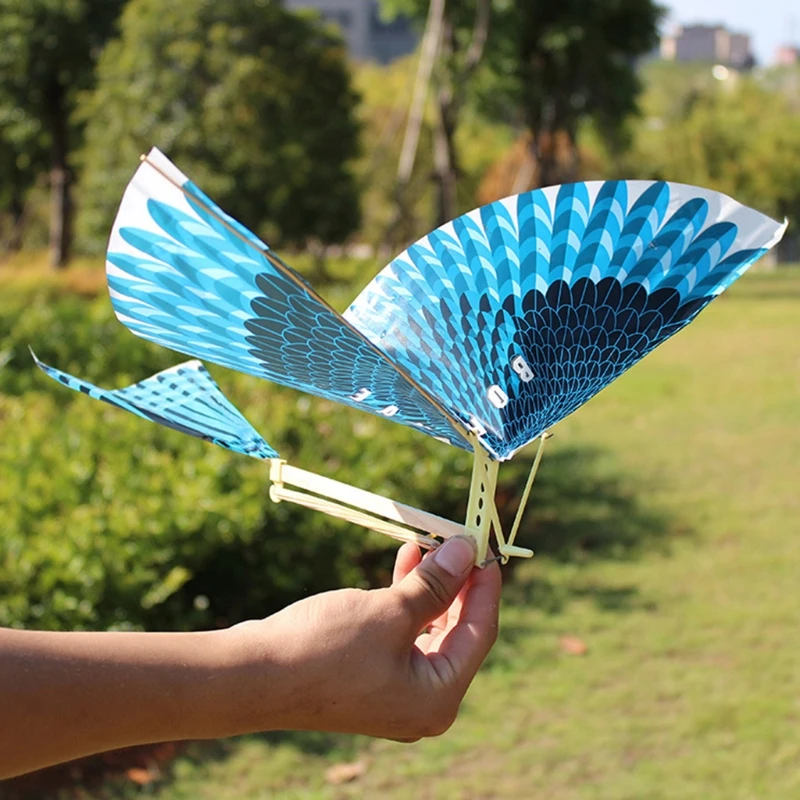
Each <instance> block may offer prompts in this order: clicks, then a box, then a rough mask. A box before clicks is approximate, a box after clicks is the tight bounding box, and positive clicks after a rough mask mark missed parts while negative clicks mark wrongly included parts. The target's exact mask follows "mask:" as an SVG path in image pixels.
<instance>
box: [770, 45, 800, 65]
mask: <svg viewBox="0 0 800 800" xmlns="http://www.w3.org/2000/svg"><path fill="white" fill-rule="evenodd" d="M775 63H776V64H777V65H778V66H779V67H793V66H794V65H795V64H800V47H796V46H795V45H793V44H782V45H781V46H780V47H779V48H778V50H777V52H776V53H775Z"/></svg>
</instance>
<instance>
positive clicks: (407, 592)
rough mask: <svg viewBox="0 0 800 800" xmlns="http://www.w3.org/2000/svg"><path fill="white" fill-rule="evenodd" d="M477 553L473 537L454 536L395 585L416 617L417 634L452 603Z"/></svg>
mask: <svg viewBox="0 0 800 800" xmlns="http://www.w3.org/2000/svg"><path fill="white" fill-rule="evenodd" d="M475 553H476V550H475V542H474V540H473V539H471V538H470V537H467V536H454V537H453V538H452V539H448V540H447V541H446V542H445V543H444V544H442V545H441V546H439V547H438V548H437V549H436V550H434V551H433V554H432V555H430V556H428V557H427V558H424V559H423V560H422V562H421V563H420V564H419V565H418V566H417V567H416V568H415V569H413V570H412V571H411V572H409V573H408V575H406V577H405V578H403V580H402V581H400V582H399V583H397V584H395V586H394V587H393V591H396V592H398V593H399V594H400V595H401V596H402V598H403V600H404V605H405V608H406V610H407V611H410V613H411V616H412V618H413V619H412V622H413V626H414V629H415V632H414V635H415V636H416V634H417V633H418V632H419V631H420V630H421V629H422V628H424V627H425V626H426V625H427V624H428V623H430V622H432V621H433V620H435V619H436V618H437V617H439V616H441V615H442V614H444V612H445V611H447V609H448V608H450V606H451V605H452V604H453V601H454V600H455V599H456V597H457V596H458V593H459V591H461V587H462V586H463V585H464V584H465V583H466V582H467V578H469V576H470V573H471V572H472V567H473V566H474V564H475Z"/></svg>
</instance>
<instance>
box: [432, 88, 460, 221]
mask: <svg viewBox="0 0 800 800" xmlns="http://www.w3.org/2000/svg"><path fill="white" fill-rule="evenodd" d="M447 94H448V95H449V93H447ZM443 95H444V93H441V94H440V95H439V114H438V115H437V120H436V129H435V130H434V139H433V162H434V169H435V171H436V172H435V177H436V216H437V221H436V225H437V227H438V226H439V225H444V224H445V223H446V222H449V221H450V220H451V219H454V218H455V216H456V214H457V213H458V199H457V194H456V189H457V186H458V171H457V166H456V163H455V159H456V152H455V143H454V141H453V136H454V133H455V131H454V129H453V120H452V118H451V117H452V115H451V114H450V111H451V108H452V106H451V104H450V100H449V97H445V96H443Z"/></svg>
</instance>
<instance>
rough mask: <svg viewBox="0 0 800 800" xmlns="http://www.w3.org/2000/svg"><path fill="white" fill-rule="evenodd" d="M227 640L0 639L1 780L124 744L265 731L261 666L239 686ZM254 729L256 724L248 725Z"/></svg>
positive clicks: (11, 633)
mask: <svg viewBox="0 0 800 800" xmlns="http://www.w3.org/2000/svg"><path fill="white" fill-rule="evenodd" d="M236 658H237V657H236V648H235V637H232V636H231V631H219V632H207V633H48V632H36V631H16V630H6V629H0V778H4V777H10V776H12V775H16V774H20V773H23V772H27V771H30V770H33V769H37V768H39V767H42V766H45V765H48V764H54V763H57V762H60V761H66V760H70V759H72V758H77V757H80V756H83V755H88V754H90V753H96V752H102V751H105V750H112V749H115V748H118V747H125V746H128V745H133V744H143V743H147V742H157V741H167V740H175V739H197V738H211V737H218V736H227V735H232V734H235V733H243V732H245V731H246V730H250V729H253V728H255V727H261V728H267V727H270V725H269V720H268V719H267V717H268V713H266V712H265V711H264V710H263V708H261V707H260V708H254V707H253V706H254V703H256V702H258V703H259V704H260V703H262V702H263V704H264V706H266V707H268V706H269V702H270V699H269V696H268V694H269V691H270V689H269V687H270V686H277V685H280V682H279V681H277V680H274V677H275V676H272V675H270V669H271V668H270V663H269V659H264V660H263V661H262V663H261V677H262V679H263V682H262V683H261V686H260V687H259V690H260V691H259V692H258V693H254V692H253V691H252V687H245V686H243V685H242V681H241V677H242V676H241V675H240V674H239V672H240V670H239V669H238V668H237V660H236ZM256 720H257V721H258V724H256Z"/></svg>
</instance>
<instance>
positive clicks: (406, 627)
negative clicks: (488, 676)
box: [228, 537, 501, 741]
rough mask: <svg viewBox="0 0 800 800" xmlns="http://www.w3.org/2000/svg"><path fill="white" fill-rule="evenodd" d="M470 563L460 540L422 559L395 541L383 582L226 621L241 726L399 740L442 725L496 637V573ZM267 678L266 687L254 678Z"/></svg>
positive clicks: (467, 544)
mask: <svg viewBox="0 0 800 800" xmlns="http://www.w3.org/2000/svg"><path fill="white" fill-rule="evenodd" d="M474 560H475V551H474V546H473V544H472V541H471V540H470V539H466V538H462V537H457V538H455V539H450V540H448V541H447V542H445V544H443V545H442V546H441V547H440V548H439V549H438V550H435V551H433V552H432V553H430V554H428V555H426V557H425V558H421V557H420V552H419V549H418V548H417V547H415V546H414V545H404V546H403V547H401V548H400V550H399V551H398V554H397V560H396V564H395V569H394V580H393V584H392V586H391V587H390V588H387V589H376V590H371V591H361V590H357V589H344V590H340V591H335V592H328V593H325V594H321V595H316V596H314V597H309V598H307V599H305V600H302V601H300V602H298V603H295V604H294V605H292V606H289V607H288V608H286V609H284V610H283V611H280V612H278V613H277V614H275V615H273V616H271V617H268V618H267V619H265V620H261V621H257V622H247V623H243V624H242V625H237V626H235V627H234V628H231V629H230V630H229V631H228V633H229V635H230V636H232V637H235V639H236V643H235V644H234V645H233V651H234V652H236V653H238V656H237V657H236V660H237V667H236V672H237V673H238V677H237V685H238V686H239V687H240V692H239V704H237V706H238V708H239V711H240V712H241V713H245V714H248V713H249V719H248V722H247V726H246V727H247V728H248V729H252V730H256V729H261V728H273V729H274V728H286V729H303V730H324V731H331V732H333V731H335V732H343V733H362V734H368V735H371V736H380V737H385V738H392V739H399V740H403V741H414V740H416V739H419V738H420V737H423V736H435V735H438V734H441V733H443V732H444V731H446V730H447V729H448V728H449V727H450V725H452V723H453V721H454V720H455V717H456V714H457V712H458V708H459V705H460V703H461V700H462V699H463V697H464V694H465V693H466V691H467V688H468V687H469V685H470V683H471V681H472V679H473V678H474V676H475V673H476V672H477V671H478V668H479V667H480V665H481V663H482V662H483V659H484V658H485V657H486V654H487V653H488V652H489V650H490V649H491V647H492V645H493V644H494V641H495V639H496V637H497V619H498V610H499V604H500V588H501V579H500V569H499V567H498V565H497V563H493V564H490V565H489V566H487V567H486V568H485V569H482V570H481V569H473V568H472V565H473V564H474ZM273 676H274V678H275V679H276V680H278V681H279V682H280V687H279V689H280V690H279V691H277V692H276V691H274V688H275V687H272V688H267V687H265V686H264V684H265V682H269V681H270V680H271V679H272V678H273ZM259 686H260V688H259ZM259 697H260V698H262V699H263V701H264V702H265V704H266V705H260V704H259V703H258V702H257V698H259Z"/></svg>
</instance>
